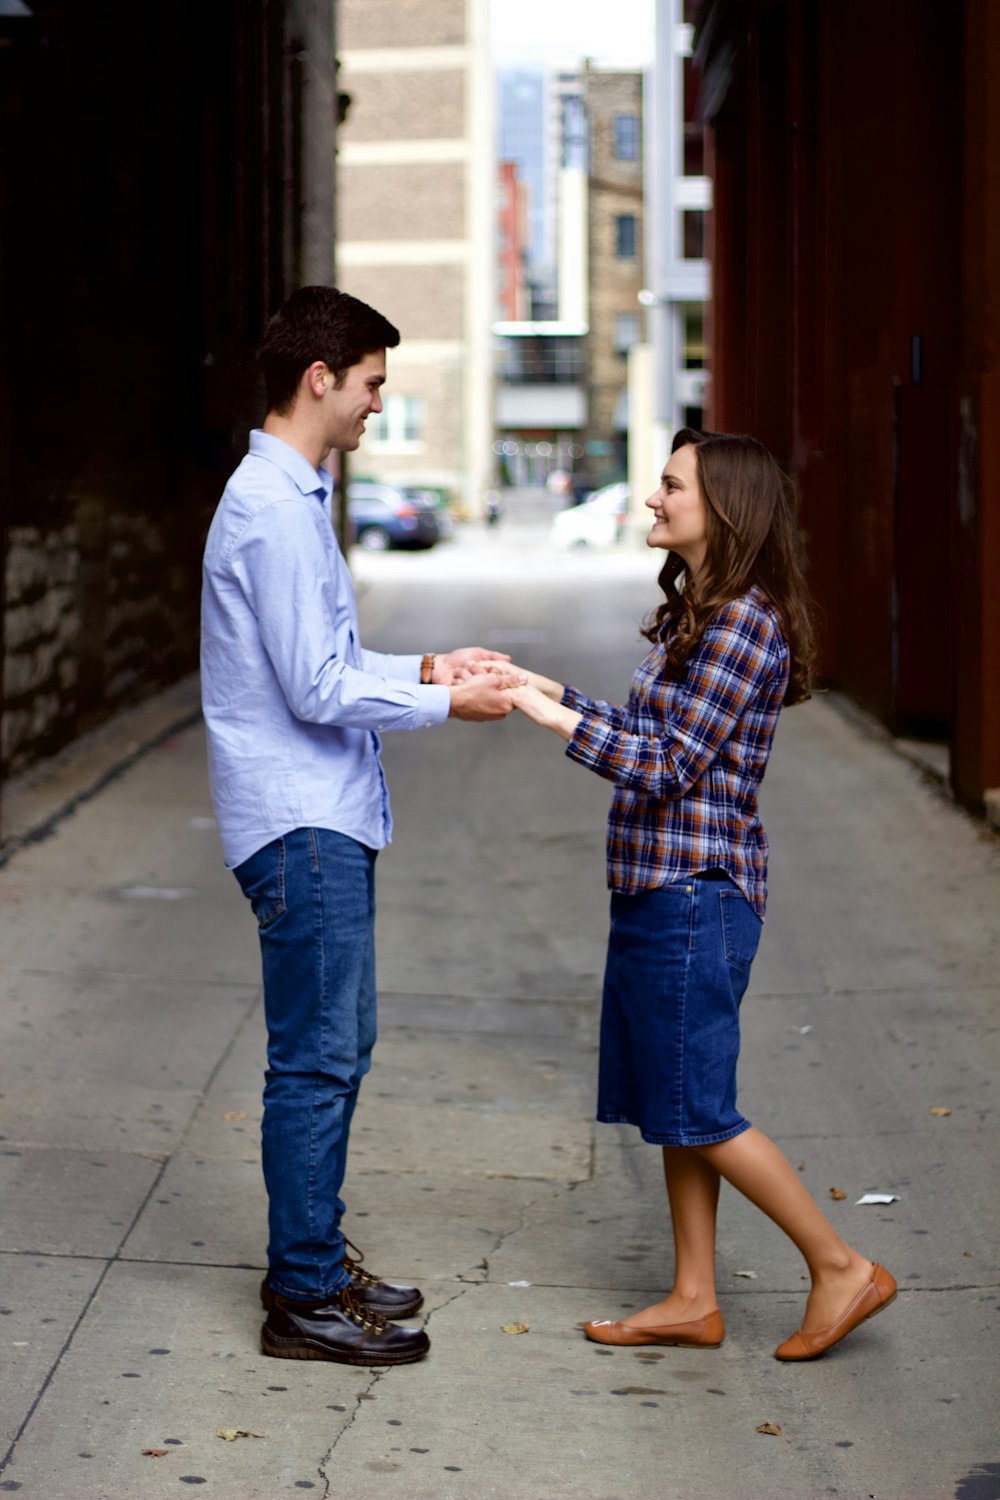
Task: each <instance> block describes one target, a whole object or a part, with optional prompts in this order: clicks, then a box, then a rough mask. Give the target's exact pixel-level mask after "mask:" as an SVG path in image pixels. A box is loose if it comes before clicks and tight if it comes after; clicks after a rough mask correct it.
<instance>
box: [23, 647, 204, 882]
mask: <svg viewBox="0 0 1000 1500" xmlns="http://www.w3.org/2000/svg"><path fill="white" fill-rule="evenodd" d="M200 719H201V687H200V678H199V675H198V673H197V672H192V673H191V674H190V675H189V676H188V677H184V678H182V679H181V681H180V682H176V683H174V684H173V685H172V686H171V687H169V688H166V689H164V691H163V692H162V693H158V694H156V695H155V696H154V697H152V698H148V699H146V700H145V702H143V703H140V704H138V705H137V706H136V707H135V708H126V709H122V710H121V711H120V712H119V713H117V714H115V715H114V716H113V717H112V718H110V719H108V721H107V722H106V723H104V724H101V725H100V726H99V727H98V728H97V729H94V730H92V731H91V732H90V733H89V734H85V735H82V736H81V737H80V738H79V739H76V740H72V741H71V742H70V744H68V745H67V746H65V748H64V749H62V750H60V751H59V753H58V755H54V756H52V757H51V758H50V759H49V760H46V761H42V762H40V763H39V764H38V765H35V766H32V767H31V769H30V770H28V771H26V772H25V773H24V774H23V775H22V776H19V777H15V778H14V779H12V780H11V781H9V782H7V783H6V784H5V786H4V788H3V828H2V836H0V868H2V867H3V866H4V865H5V864H7V863H8V862H9V860H10V859H12V858H13V856H14V855H15V854H16V853H17V852H18V850H19V849H23V848H24V847H25V846H26V845H27V844H34V843H38V842H39V841H40V840H41V839H45V838H48V837H49V835H50V834H51V833H52V832H54V830H55V829H56V827H57V826H58V825H59V824H60V823H61V822H62V821H63V819H65V818H68V817H70V816H71V815H72V814H73V813H74V812H75V811H76V809H77V808H78V807H80V806H82V804H83V803H85V802H89V800H90V799H91V797H94V796H96V795H97V793H98V792H100V791H102V790H103V789H104V787H106V786H107V785H108V784H109V783H110V782H112V781H114V780H116V779H117V778H118V777H119V776H121V775H123V774H124V773H125V772H126V771H127V770H129V768H130V767H131V766H133V765H135V763H136V761H138V760H140V759H141V758H142V757H143V756H144V755H146V754H148V752H149V751H150V750H155V749H156V748H157V746H159V745H162V744H163V743H164V742H165V741H167V740H169V739H170V738H172V736H173V735H175V734H179V733H180V732H181V731H182V730H184V729H190V728H191V727H192V725H194V724H197V723H198V721H199V720H200Z"/></svg>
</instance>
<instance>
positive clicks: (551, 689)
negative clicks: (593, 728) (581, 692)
mask: <svg viewBox="0 0 1000 1500" xmlns="http://www.w3.org/2000/svg"><path fill="white" fill-rule="evenodd" d="M432 681H434V682H438V683H442V684H444V685H445V686H447V687H448V688H449V689H450V690H451V709H450V717H451V718H453V719H466V720H470V721H472V722H475V723H483V722H485V721H487V720H490V719H504V718H506V717H507V715H508V714H509V713H510V712H511V710H512V709H514V708H519V709H520V710H521V712H522V713H523V714H524V715H525V716H526V717H527V718H529V719H532V720H534V722H535V723H536V724H540V725H541V726H542V728H543V729H551V730H553V731H554V732H555V733H556V734H558V735H559V736H560V737H561V738H562V739H564V740H568V739H569V738H570V736H571V735H572V733H573V730H574V729H575V728H576V726H577V724H578V723H579V722H580V717H581V716H580V714H578V713H576V712H574V711H573V710H572V709H569V708H565V707H564V706H563V703H562V695H563V686H562V683H561V682H556V681H555V680H554V679H553V678H551V677H543V676H541V674H540V673H538V672H529V671H527V670H526V669H525V668H524V667H516V666H514V665H513V663H512V662H511V659H510V657H509V656H508V655H506V653H505V652H502V651H487V650H485V649H484V648H483V647H482V646H465V647H463V648H462V649H461V650H458V651H449V652H448V653H447V655H445V656H439V657H437V659H436V661H435V664H434V672H433V676H432Z"/></svg>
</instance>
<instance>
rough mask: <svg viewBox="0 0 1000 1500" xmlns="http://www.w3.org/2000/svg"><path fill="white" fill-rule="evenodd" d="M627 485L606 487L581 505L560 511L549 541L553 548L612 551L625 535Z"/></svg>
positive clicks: (620, 484) (556, 516)
mask: <svg viewBox="0 0 1000 1500" xmlns="http://www.w3.org/2000/svg"><path fill="white" fill-rule="evenodd" d="M629 493H630V492H629V487H628V485H627V484H624V483H619V484H606V485H604V487H603V488H602V489H599V490H594V491H593V493H592V494H590V495H588V496H587V498H586V500H583V501H582V502H581V503H580V504H579V505H574V506H572V507H571V508H570V509H569V510H560V511H557V512H556V514H555V516H553V518H552V530H551V531H550V532H549V541H550V542H551V543H552V545H553V546H554V547H613V546H614V545H615V544H616V543H617V542H620V541H621V539H622V536H623V535H624V531H625V515H626V512H627V511H628V502H629Z"/></svg>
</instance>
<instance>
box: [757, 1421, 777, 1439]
mask: <svg viewBox="0 0 1000 1500" xmlns="http://www.w3.org/2000/svg"><path fill="white" fill-rule="evenodd" d="M757 1431H758V1432H764V1433H766V1434H767V1436H768V1437H780V1436H781V1428H780V1427H779V1426H778V1424H777V1422H761V1424H760V1426H759V1427H758V1428H757Z"/></svg>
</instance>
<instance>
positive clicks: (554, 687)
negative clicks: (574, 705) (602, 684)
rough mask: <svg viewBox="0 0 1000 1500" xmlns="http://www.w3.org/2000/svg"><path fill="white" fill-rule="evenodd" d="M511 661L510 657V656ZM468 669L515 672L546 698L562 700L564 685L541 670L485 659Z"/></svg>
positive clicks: (478, 671) (476, 671)
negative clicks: (504, 664)
mask: <svg viewBox="0 0 1000 1500" xmlns="http://www.w3.org/2000/svg"><path fill="white" fill-rule="evenodd" d="M507 660H508V661H509V660H510V658H509V657H508V658H507ZM468 670H469V671H470V672H471V673H480V672H501V673H502V672H505V671H506V672H515V673H516V674H517V675H518V676H519V677H520V678H521V680H522V682H524V683H526V684H527V685H528V687H531V688H534V689H535V690H536V691H537V692H539V693H544V695H545V697H546V698H551V700H552V702H553V703H559V702H560V701H561V700H562V695H563V685H562V683H561V682H556V681H555V680H554V679H553V678H551V677H543V676H542V675H541V673H540V672H529V671H528V669H527V667H515V666H514V665H513V664H511V666H509V667H503V666H500V665H499V663H497V662H490V661H483V662H474V663H472V664H470V666H469V668H468Z"/></svg>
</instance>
